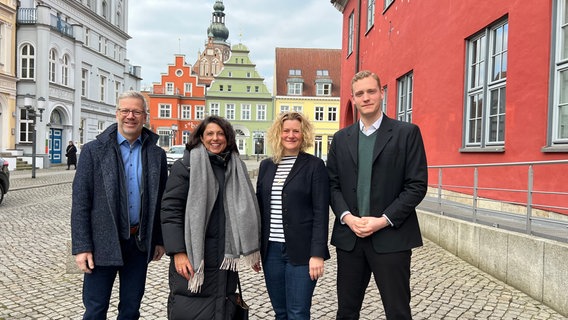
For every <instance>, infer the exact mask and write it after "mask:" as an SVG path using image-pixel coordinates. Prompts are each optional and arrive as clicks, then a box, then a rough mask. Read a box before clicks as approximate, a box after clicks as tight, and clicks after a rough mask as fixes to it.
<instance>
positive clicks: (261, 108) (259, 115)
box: [256, 104, 268, 121]
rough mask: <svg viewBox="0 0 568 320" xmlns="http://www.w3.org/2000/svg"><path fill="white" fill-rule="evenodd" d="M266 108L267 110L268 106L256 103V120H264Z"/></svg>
mask: <svg viewBox="0 0 568 320" xmlns="http://www.w3.org/2000/svg"><path fill="white" fill-rule="evenodd" d="M266 110H268V106H267V105H265V104H257V105H256V120H258V121H266Z"/></svg>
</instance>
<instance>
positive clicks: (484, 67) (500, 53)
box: [463, 20, 509, 148]
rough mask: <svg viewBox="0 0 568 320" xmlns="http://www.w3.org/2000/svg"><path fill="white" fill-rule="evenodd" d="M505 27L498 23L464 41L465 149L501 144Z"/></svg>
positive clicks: (503, 142)
mask: <svg viewBox="0 0 568 320" xmlns="http://www.w3.org/2000/svg"><path fill="white" fill-rule="evenodd" d="M508 26H509V22H508V20H502V21H500V22H498V23H496V24H493V25H491V26H488V27H487V28H485V29H484V30H482V31H481V32H480V33H478V34H477V35H475V36H473V37H472V38H471V39H469V40H468V41H467V61H466V63H467V65H466V66H467V75H466V77H467V78H466V79H467V81H466V92H465V96H466V99H465V100H466V106H465V114H464V118H465V121H464V123H465V128H464V134H463V136H464V145H465V147H466V148H467V147H470V148H471V147H474V148H486V147H488V146H492V147H495V146H504V145H505V120H506V110H505V107H506V86H507V76H506V75H507V65H506V61H507V50H508V48H507V47H506V44H507V42H508V40H507V38H508ZM491 104H494V105H491Z"/></svg>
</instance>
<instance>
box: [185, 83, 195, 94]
mask: <svg viewBox="0 0 568 320" xmlns="http://www.w3.org/2000/svg"><path fill="white" fill-rule="evenodd" d="M192 90H193V86H192V83H191V82H186V83H184V84H183V94H184V95H187V94H190V95H191V92H192Z"/></svg>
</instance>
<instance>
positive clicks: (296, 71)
mask: <svg viewBox="0 0 568 320" xmlns="http://www.w3.org/2000/svg"><path fill="white" fill-rule="evenodd" d="M288 75H290V76H293V77H294V76H295V77H301V76H302V70H299V69H290V70H289V71H288Z"/></svg>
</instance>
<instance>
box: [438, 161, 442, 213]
mask: <svg viewBox="0 0 568 320" xmlns="http://www.w3.org/2000/svg"><path fill="white" fill-rule="evenodd" d="M438 211H439V213H442V168H438Z"/></svg>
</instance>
